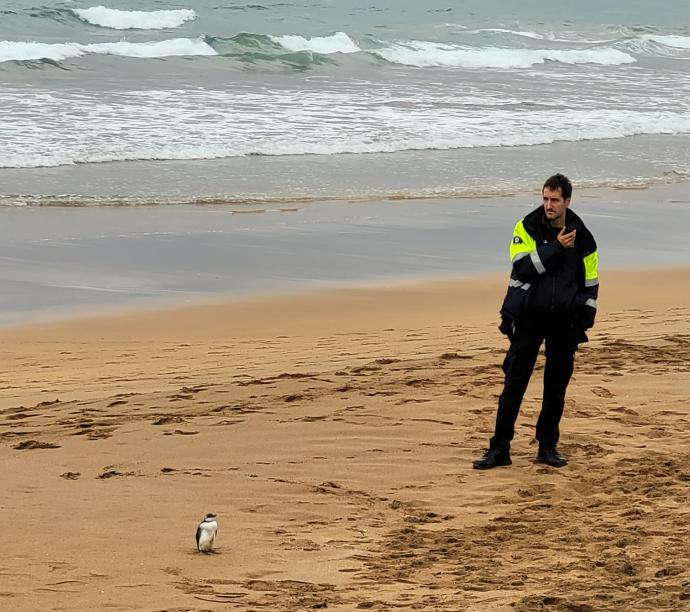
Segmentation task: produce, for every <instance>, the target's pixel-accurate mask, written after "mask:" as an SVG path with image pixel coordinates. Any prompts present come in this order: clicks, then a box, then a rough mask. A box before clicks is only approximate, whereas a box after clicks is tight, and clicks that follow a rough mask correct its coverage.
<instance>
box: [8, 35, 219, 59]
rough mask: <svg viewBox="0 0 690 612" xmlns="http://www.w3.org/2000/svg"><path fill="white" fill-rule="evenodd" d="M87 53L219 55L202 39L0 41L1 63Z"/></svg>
mask: <svg viewBox="0 0 690 612" xmlns="http://www.w3.org/2000/svg"><path fill="white" fill-rule="evenodd" d="M90 53H93V54H99V55H119V56H123V57H137V58H155V57H171V56H192V55H218V53H217V52H216V51H215V50H214V49H213V48H212V47H210V46H209V45H208V44H207V43H206V42H205V41H204V40H203V39H201V38H197V39H191V38H172V39H169V40H160V41H152V42H142V43H131V42H127V41H119V42H110V43H92V44H81V43H72V42H70V43H39V42H17V41H8V40H2V41H0V63H2V62H8V61H28V60H53V61H56V62H59V61H62V60H65V59H69V58H74V57H81V56H83V55H87V54H90Z"/></svg>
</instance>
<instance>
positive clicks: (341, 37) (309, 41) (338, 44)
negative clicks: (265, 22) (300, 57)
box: [270, 32, 361, 55]
mask: <svg viewBox="0 0 690 612" xmlns="http://www.w3.org/2000/svg"><path fill="white" fill-rule="evenodd" d="M270 39H271V40H272V41H274V42H276V43H278V44H279V45H281V46H282V47H284V48H285V49H287V50H288V51H313V52H314V53H320V54H322V55H330V54H332V53H357V52H358V51H361V49H360V47H359V46H358V45H357V43H355V41H353V40H352V39H351V38H350V37H349V36H348V35H347V34H345V32H336V33H335V34H333V35H331V36H315V37H313V38H304V37H303V36H297V35H289V34H288V35H285V36H270Z"/></svg>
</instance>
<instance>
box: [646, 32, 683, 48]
mask: <svg viewBox="0 0 690 612" xmlns="http://www.w3.org/2000/svg"><path fill="white" fill-rule="evenodd" d="M642 38H643V39H644V40H651V41H652V42H655V43H659V44H661V45H665V46H666V47H675V48H676V49H690V37H688V36H672V35H669V36H660V35H659V36H657V35H654V34H647V35H645V36H643V37H642Z"/></svg>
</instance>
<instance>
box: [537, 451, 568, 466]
mask: <svg viewBox="0 0 690 612" xmlns="http://www.w3.org/2000/svg"><path fill="white" fill-rule="evenodd" d="M537 463H546V465H550V466H551V467H555V468H560V467H563V466H564V465H568V460H567V459H566V458H565V457H564V456H563V455H561V453H559V452H558V451H557V450H556V447H551V448H540V449H539V453H537Z"/></svg>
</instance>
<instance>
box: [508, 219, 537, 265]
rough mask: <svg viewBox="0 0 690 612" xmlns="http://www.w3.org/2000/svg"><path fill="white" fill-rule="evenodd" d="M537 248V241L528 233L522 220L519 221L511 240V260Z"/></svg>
mask: <svg viewBox="0 0 690 612" xmlns="http://www.w3.org/2000/svg"><path fill="white" fill-rule="evenodd" d="M536 248H537V242H536V241H535V240H534V238H532V236H530V235H529V234H528V233H527V230H526V229H525V226H524V225H523V224H522V221H518V222H517V224H516V225H515V229H514V230H513V239H512V240H511V242H510V261H511V262H513V261H515V260H516V259H519V258H520V257H524V256H525V255H528V254H529V253H531V252H532V251H534V250H535V249H536Z"/></svg>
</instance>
